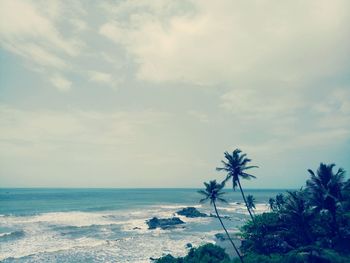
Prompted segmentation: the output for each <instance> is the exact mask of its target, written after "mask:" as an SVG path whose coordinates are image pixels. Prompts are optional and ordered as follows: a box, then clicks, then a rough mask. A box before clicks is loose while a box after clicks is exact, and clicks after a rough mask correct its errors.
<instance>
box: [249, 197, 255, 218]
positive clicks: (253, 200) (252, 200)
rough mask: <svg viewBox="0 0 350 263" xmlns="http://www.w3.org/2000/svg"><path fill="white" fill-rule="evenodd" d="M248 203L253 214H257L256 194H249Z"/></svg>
mask: <svg viewBox="0 0 350 263" xmlns="http://www.w3.org/2000/svg"><path fill="white" fill-rule="evenodd" d="M247 204H248V207H249V209H250V211H252V212H253V214H254V215H255V213H254V209H255V198H254V196H252V195H247Z"/></svg>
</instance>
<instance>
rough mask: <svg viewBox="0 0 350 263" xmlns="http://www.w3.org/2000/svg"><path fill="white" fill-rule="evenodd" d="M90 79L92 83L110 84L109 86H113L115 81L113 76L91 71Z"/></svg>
mask: <svg viewBox="0 0 350 263" xmlns="http://www.w3.org/2000/svg"><path fill="white" fill-rule="evenodd" d="M89 78H90V80H91V81H95V82H102V83H109V84H111V82H112V80H113V79H112V75H111V74H108V73H105V72H100V71H89Z"/></svg>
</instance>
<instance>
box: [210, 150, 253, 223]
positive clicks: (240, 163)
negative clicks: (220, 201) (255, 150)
mask: <svg viewBox="0 0 350 263" xmlns="http://www.w3.org/2000/svg"><path fill="white" fill-rule="evenodd" d="M224 154H225V158H226V160H227V161H226V162H225V161H221V162H222V163H223V165H224V167H217V168H216V170H217V171H225V172H227V176H226V179H225V180H224V182H227V181H228V180H230V179H232V188H233V190H235V189H236V187H237V185H238V186H239V189H240V190H241V194H242V197H243V200H244V202H245V205H246V207H247V210H248V212H249V215H250V217H251V219H252V220H253V221H254V218H253V215H252V213H251V211H250V209H249V206H248V203H247V200H246V198H245V195H244V192H243V189H242V186H241V182H240V178H242V179H247V180H250V179H251V178H256V177H255V176H254V175H251V174H248V173H247V172H246V171H247V170H249V169H251V168H258V166H247V164H248V163H249V162H251V159H248V158H246V156H247V155H246V154H245V153H244V154H242V151H241V150H240V149H236V150H234V151H233V152H232V155H231V154H229V153H228V152H225V153H224Z"/></svg>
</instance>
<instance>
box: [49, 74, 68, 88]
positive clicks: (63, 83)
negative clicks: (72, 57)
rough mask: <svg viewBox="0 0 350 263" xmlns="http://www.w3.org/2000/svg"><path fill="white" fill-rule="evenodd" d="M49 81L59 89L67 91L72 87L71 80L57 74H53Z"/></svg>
mask: <svg viewBox="0 0 350 263" xmlns="http://www.w3.org/2000/svg"><path fill="white" fill-rule="evenodd" d="M50 81H51V83H52V84H53V85H54V86H55V87H56V88H57V89H58V90H60V91H69V90H70V89H71V87H72V82H71V81H69V80H68V79H66V78H65V77H63V76H61V75H59V74H55V75H53V76H52V77H51V78H50Z"/></svg>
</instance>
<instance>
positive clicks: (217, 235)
mask: <svg viewBox="0 0 350 263" xmlns="http://www.w3.org/2000/svg"><path fill="white" fill-rule="evenodd" d="M215 237H216V239H218V240H220V241H225V240H226V239H228V238H227V236H226V235H225V234H223V233H217V234H215Z"/></svg>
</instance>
